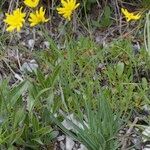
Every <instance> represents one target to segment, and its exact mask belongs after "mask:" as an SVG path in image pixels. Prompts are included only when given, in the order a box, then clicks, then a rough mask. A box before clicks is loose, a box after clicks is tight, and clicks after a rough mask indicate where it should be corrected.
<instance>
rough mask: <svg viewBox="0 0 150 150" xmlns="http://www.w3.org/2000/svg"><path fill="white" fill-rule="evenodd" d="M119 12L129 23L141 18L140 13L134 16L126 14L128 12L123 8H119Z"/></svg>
mask: <svg viewBox="0 0 150 150" xmlns="http://www.w3.org/2000/svg"><path fill="white" fill-rule="evenodd" d="M121 12H122V13H123V14H124V15H125V18H126V20H127V22H129V21H130V20H138V19H140V17H141V15H140V13H138V14H136V15H135V14H134V13H130V12H128V10H127V9H124V8H121Z"/></svg>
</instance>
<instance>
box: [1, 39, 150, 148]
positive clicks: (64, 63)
mask: <svg viewBox="0 0 150 150" xmlns="http://www.w3.org/2000/svg"><path fill="white" fill-rule="evenodd" d="M49 40H50V39H49ZM51 43H52V41H51ZM52 44H53V49H49V50H48V51H41V52H36V53H34V52H33V57H34V58H36V60H37V62H38V64H39V69H38V70H37V72H35V73H32V74H31V75H27V74H26V75H25V78H26V79H25V81H24V82H21V83H19V84H16V85H12V86H11V87H10V86H9V84H8V83H9V80H8V79H5V80H3V81H1V84H0V85H1V86H0V102H1V105H0V106H1V113H0V116H1V126H0V131H1V141H0V143H1V148H4V147H5V148H10V147H12V145H14V144H15V145H17V146H20V145H24V146H25V147H30V148H32V149H37V148H39V146H40V145H51V144H52V140H53V139H54V138H55V136H57V129H56V127H55V125H58V127H59V128H60V129H61V130H62V131H64V132H65V133H66V134H68V135H70V136H72V137H73V138H74V139H76V140H78V141H80V142H81V143H83V144H84V145H85V146H86V147H87V148H88V149H89V150H97V149H103V150H104V149H117V146H118V141H117V132H118V130H119V129H120V128H121V126H122V125H123V124H125V123H126V121H128V119H126V118H128V117H129V116H130V112H132V110H134V109H140V108H141V106H143V105H145V104H149V103H150V101H149V98H148V91H149V85H148V80H149V79H148V77H141V76H140V74H141V72H139V70H140V68H141V67H142V70H144V71H148V68H149V65H150V63H149V62H150V61H149V57H148V56H147V54H146V51H144V50H142V49H141V51H140V53H138V54H136V55H135V54H134V51H133V48H132V44H131V42H130V41H128V40H120V41H114V42H112V43H111V44H110V45H108V46H107V47H106V48H105V47H104V48H101V47H100V46H99V45H97V44H95V43H94V42H93V41H91V40H90V39H89V38H85V37H81V38H80V39H79V40H78V41H76V42H75V41H74V40H71V41H69V42H68V43H67V47H66V49H65V50H62V51H60V50H59V49H57V48H56V45H55V43H54V42H53V43H52ZM141 62H142V64H144V66H143V65H142V64H141ZM100 64H101V65H102V64H103V65H104V66H103V68H99V65H100ZM47 70H49V72H47ZM136 71H137V72H136ZM62 112H63V114H62ZM56 114H57V117H54V116H55V115H56ZM69 114H74V116H75V118H76V119H77V120H78V121H79V122H80V123H81V124H82V126H83V128H80V127H78V126H77V125H76V124H74V122H72V120H70V119H67V120H68V123H70V124H71V126H72V127H73V128H74V132H75V134H73V133H72V132H71V131H68V130H67V129H66V128H65V127H64V126H62V125H61V121H63V119H65V118H66V117H67V115H69ZM123 120H124V121H123ZM147 122H148V120H147ZM99 141H101V142H99Z"/></svg>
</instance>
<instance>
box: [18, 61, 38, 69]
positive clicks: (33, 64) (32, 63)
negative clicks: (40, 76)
mask: <svg viewBox="0 0 150 150" xmlns="http://www.w3.org/2000/svg"><path fill="white" fill-rule="evenodd" d="M37 68H38V64H37V63H36V61H35V60H34V59H33V60H31V61H30V62H29V63H28V62H25V63H24V64H23V65H22V66H21V69H20V70H21V71H23V72H26V71H29V72H33V71H36V70H37Z"/></svg>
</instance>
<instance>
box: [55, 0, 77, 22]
mask: <svg viewBox="0 0 150 150" xmlns="http://www.w3.org/2000/svg"><path fill="white" fill-rule="evenodd" d="M61 4H62V7H59V8H57V11H58V13H59V14H61V15H62V16H63V17H64V18H65V19H68V20H69V21H70V20H71V15H72V13H73V11H74V10H75V9H76V8H77V7H78V6H79V5H80V4H79V3H77V4H76V0H61Z"/></svg>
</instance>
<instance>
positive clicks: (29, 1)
mask: <svg viewBox="0 0 150 150" xmlns="http://www.w3.org/2000/svg"><path fill="white" fill-rule="evenodd" d="M24 3H25V5H27V6H28V7H31V8H34V7H36V6H37V5H38V4H39V0H24Z"/></svg>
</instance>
